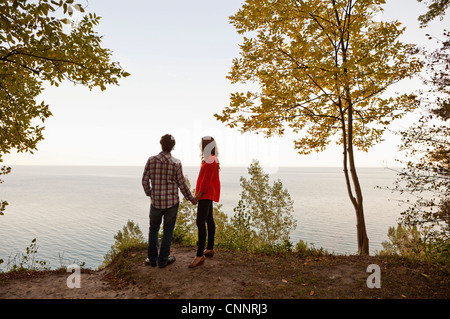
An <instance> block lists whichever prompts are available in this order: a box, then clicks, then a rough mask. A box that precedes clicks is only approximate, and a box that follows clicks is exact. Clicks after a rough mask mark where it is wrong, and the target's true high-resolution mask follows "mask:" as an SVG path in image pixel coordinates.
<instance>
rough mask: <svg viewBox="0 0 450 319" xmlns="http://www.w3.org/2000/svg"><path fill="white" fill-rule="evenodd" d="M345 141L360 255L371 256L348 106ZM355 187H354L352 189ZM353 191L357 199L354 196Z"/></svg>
mask: <svg viewBox="0 0 450 319" xmlns="http://www.w3.org/2000/svg"><path fill="white" fill-rule="evenodd" d="M343 133H344V136H343V140H344V163H343V164H344V174H345V182H346V183H347V192H348V195H349V197H350V200H351V202H352V204H353V207H354V208H355V212H356V231H357V239H358V253H359V254H360V255H368V254H369V238H368V237H367V231H366V223H365V220H364V208H363V195H362V191H361V186H360V184H359V179H358V174H357V173H356V167H355V159H354V154H353V109H352V105H351V104H350V105H349V106H348V135H347V134H346V130H345V126H344V127H343ZM348 164H350V175H351V180H350V177H349V173H348ZM352 186H353V187H352ZM353 190H354V192H355V194H356V197H355V196H354V195H353Z"/></svg>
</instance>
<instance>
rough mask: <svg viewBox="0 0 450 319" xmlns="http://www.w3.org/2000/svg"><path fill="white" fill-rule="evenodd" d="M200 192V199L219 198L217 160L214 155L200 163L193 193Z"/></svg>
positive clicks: (215, 199)
mask: <svg viewBox="0 0 450 319" xmlns="http://www.w3.org/2000/svg"><path fill="white" fill-rule="evenodd" d="M199 192H202V193H203V195H202V196H201V197H200V200H202V199H211V200H213V201H215V202H218V201H219V198H220V179H219V160H218V159H217V157H215V156H214V155H211V156H210V157H208V159H207V160H206V161H205V162H204V163H203V164H202V167H201V168H200V173H199V174H198V178H197V186H196V187H195V194H196V195H197V194H198V193H199Z"/></svg>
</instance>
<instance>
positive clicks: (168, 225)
mask: <svg viewBox="0 0 450 319" xmlns="http://www.w3.org/2000/svg"><path fill="white" fill-rule="evenodd" d="M178 206H179V203H177V204H176V205H174V206H172V207H169V208H165V209H161V208H156V207H154V206H153V205H151V206H150V229H149V235H148V251H147V254H148V259H150V261H151V262H157V263H158V266H164V265H166V264H167V260H168V259H169V255H170V246H171V245H172V240H173V229H174V228H175V222H176V220H177V214H178ZM163 217H164V225H163V237H162V240H161V249H160V250H159V254H158V248H159V238H158V234H159V228H160V226H161V222H162V220H163Z"/></svg>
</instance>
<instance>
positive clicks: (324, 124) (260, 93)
mask: <svg viewBox="0 0 450 319" xmlns="http://www.w3.org/2000/svg"><path fill="white" fill-rule="evenodd" d="M383 3H385V1H384V0H360V1H355V0H314V1H302V0H280V1H275V2H274V1H270V0H261V1H254V0H247V1H245V3H244V4H243V6H242V8H241V9H240V10H239V11H238V12H237V13H236V14H235V15H234V16H232V17H231V18H230V20H231V23H232V24H233V25H234V26H235V27H236V29H237V31H238V33H240V34H245V33H248V34H250V37H244V39H243V44H242V45H241V46H240V49H241V57H239V58H236V59H234V61H233V66H232V69H231V72H230V74H229V75H228V79H229V80H230V81H231V82H232V83H238V82H242V83H247V82H253V83H257V84H259V88H258V89H256V90H254V91H253V92H252V91H248V92H247V93H241V92H237V93H233V94H231V97H230V106H229V107H226V108H225V109H224V110H223V111H222V114H216V115H215V116H216V118H217V119H218V120H220V121H222V122H225V123H227V124H228V125H229V126H230V127H238V128H239V129H240V130H241V131H242V132H246V131H256V132H264V133H265V134H266V136H267V137H269V136H272V135H280V136H281V135H283V134H284V132H285V129H286V127H289V128H291V129H292V130H293V131H294V132H295V133H302V134H303V135H301V136H300V137H299V139H298V140H296V141H295V148H296V149H297V150H298V152H299V153H300V154H309V153H310V152H312V151H323V150H324V149H325V148H326V147H327V145H328V144H329V143H330V142H331V141H332V138H333V137H334V136H336V135H338V138H337V139H336V141H335V142H336V143H337V144H340V145H342V148H343V170H344V176H345V181H346V184H347V191H348V195H349V198H350V200H351V202H352V204H353V207H354V209H355V212H356V219H357V240H358V251H359V253H360V254H368V253H369V240H368V237H367V233H366V226H365V221H364V209H363V194H362V191H361V186H360V183H359V179H358V175H357V171H356V163H355V158H354V152H355V148H356V149H359V150H362V151H368V149H369V148H370V147H371V146H373V145H374V144H376V143H378V142H380V141H381V140H382V134H383V132H384V130H385V129H386V126H387V125H388V124H389V123H390V122H391V121H392V120H394V119H398V118H400V117H402V115H403V114H404V113H405V112H408V111H410V110H412V109H413V108H414V106H415V103H414V101H415V99H414V95H412V94H403V95H397V96H395V97H383V96H382V93H383V92H385V91H386V89H387V88H388V87H389V86H391V85H392V84H394V83H397V82H399V81H400V80H402V79H405V78H410V77H412V76H413V74H415V73H416V72H417V71H419V70H420V68H421V62H420V61H419V60H418V59H417V58H415V57H413V56H412V53H414V52H413V46H412V45H406V44H403V43H401V42H400V41H399V40H398V38H399V36H400V35H401V34H402V32H403V31H404V29H403V28H400V23H399V22H398V21H393V22H379V23H377V22H374V19H373V18H374V15H375V14H376V13H377V12H378V11H380V10H382V9H381V4H383ZM349 171H350V172H349Z"/></svg>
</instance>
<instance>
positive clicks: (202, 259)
mask: <svg viewBox="0 0 450 319" xmlns="http://www.w3.org/2000/svg"><path fill="white" fill-rule="evenodd" d="M204 262H205V256H201V257H197V256H196V257H195V258H194V260H193V261H192V262H191V264H190V265H189V268H195V267H197V266H200V265H203V263H204Z"/></svg>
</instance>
